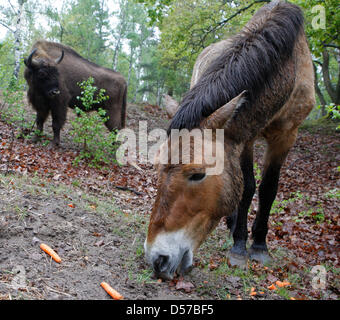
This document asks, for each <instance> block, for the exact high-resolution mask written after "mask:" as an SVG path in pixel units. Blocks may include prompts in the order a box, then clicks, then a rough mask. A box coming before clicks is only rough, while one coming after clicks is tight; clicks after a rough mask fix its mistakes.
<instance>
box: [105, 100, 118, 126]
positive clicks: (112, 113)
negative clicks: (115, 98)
mask: <svg viewBox="0 0 340 320" xmlns="http://www.w3.org/2000/svg"><path fill="white" fill-rule="evenodd" d="M120 108H121V107H120V106H117V105H114V106H112V108H110V110H106V112H107V116H108V117H109V119H108V120H107V121H106V122H105V126H106V128H108V129H109V131H113V130H115V129H121V109H120Z"/></svg>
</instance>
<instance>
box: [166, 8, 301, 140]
mask: <svg viewBox="0 0 340 320" xmlns="http://www.w3.org/2000/svg"><path fill="white" fill-rule="evenodd" d="M263 8H265V7H263ZM263 16H264V17H263V18H262V22H261V23H256V22H255V23H253V24H251V23H250V24H249V26H246V27H245V28H243V30H242V31H241V32H240V33H239V34H238V35H236V36H235V37H234V38H233V41H232V44H231V45H230V46H229V47H228V48H227V49H226V50H225V52H223V53H222V54H221V55H220V56H219V57H218V58H217V59H216V60H215V61H214V62H213V63H212V64H211V65H210V66H209V67H208V69H207V70H206V71H205V72H204V74H203V75H202V76H201V78H200V80H199V81H198V82H197V84H196V85H195V86H194V87H193V88H192V89H191V90H190V91H189V92H188V93H187V94H186V95H185V97H184V98H183V100H182V102H181V103H180V108H179V110H178V112H177V113H176V115H175V116H174V118H173V120H172V122H171V124H170V127H169V129H168V133H169V134H170V130H171V129H184V128H186V129H189V130H191V129H193V128H196V127H198V126H199V125H200V123H201V121H202V120H203V119H204V118H206V117H208V116H209V115H211V114H212V113H213V112H214V111H216V110H217V109H218V108H220V107H221V106H223V105H224V104H226V103H227V102H228V101H230V100H231V99H232V98H234V97H236V96H237V95H238V94H240V93H241V92H242V91H243V90H247V91H248V93H249V97H248V102H249V104H251V103H252V102H254V101H255V100H256V98H257V97H258V96H259V95H260V94H261V92H263V90H264V88H266V87H270V81H271V78H272V77H273V76H274V75H276V74H277V72H278V71H279V68H280V66H282V65H283V64H284V63H285V62H286V61H288V59H289V58H290V57H291V56H292V52H293V49H294V45H295V42H296V39H297V37H298V34H299V32H300V30H301V28H302V27H303V14H302V11H301V9H300V8H299V7H298V6H296V5H293V4H290V3H284V2H279V3H277V4H276V5H275V6H274V7H273V8H271V7H270V10H269V13H268V11H267V12H266V11H264V14H263Z"/></svg>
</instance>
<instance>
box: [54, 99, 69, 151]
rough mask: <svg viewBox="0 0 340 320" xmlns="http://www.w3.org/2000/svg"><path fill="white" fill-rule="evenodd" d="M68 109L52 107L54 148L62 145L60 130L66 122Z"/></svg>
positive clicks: (62, 106)
mask: <svg viewBox="0 0 340 320" xmlns="http://www.w3.org/2000/svg"><path fill="white" fill-rule="evenodd" d="M66 113H67V107H66V105H65V106H64V105H61V106H57V107H52V128H53V135H54V136H53V141H52V147H54V146H59V145H60V130H61V128H62V127H63V125H64V124H65V121H66Z"/></svg>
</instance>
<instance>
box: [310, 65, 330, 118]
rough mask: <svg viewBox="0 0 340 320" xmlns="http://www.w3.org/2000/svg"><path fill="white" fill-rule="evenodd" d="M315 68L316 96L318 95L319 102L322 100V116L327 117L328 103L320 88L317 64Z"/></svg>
mask: <svg viewBox="0 0 340 320" xmlns="http://www.w3.org/2000/svg"><path fill="white" fill-rule="evenodd" d="M313 66H314V87H315V92H316V94H317V95H318V97H319V100H320V104H321V115H322V116H325V115H326V109H325V105H326V104H327V103H326V100H325V97H324V96H323V94H322V92H321V90H320V87H319V80H318V71H317V69H316V66H315V64H313Z"/></svg>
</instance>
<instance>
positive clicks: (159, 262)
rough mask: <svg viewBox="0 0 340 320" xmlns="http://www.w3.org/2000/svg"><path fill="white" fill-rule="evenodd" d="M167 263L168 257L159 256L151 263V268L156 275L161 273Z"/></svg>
mask: <svg viewBox="0 0 340 320" xmlns="http://www.w3.org/2000/svg"><path fill="white" fill-rule="evenodd" d="M168 261H169V256H164V255H159V256H158V258H157V259H156V260H155V261H154V262H153V268H154V270H155V272H156V273H160V272H163V271H164V270H163V268H164V266H165V265H166V264H167V262H168Z"/></svg>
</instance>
